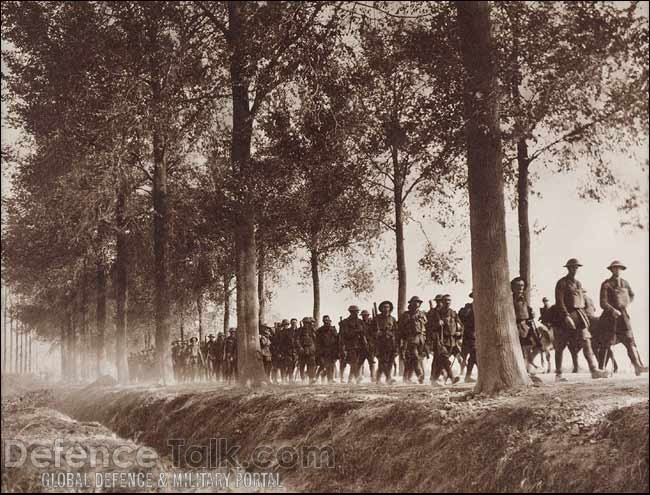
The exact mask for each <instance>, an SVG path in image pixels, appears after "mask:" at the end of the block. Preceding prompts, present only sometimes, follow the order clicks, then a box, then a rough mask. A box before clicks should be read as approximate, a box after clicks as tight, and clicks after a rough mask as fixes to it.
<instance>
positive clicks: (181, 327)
mask: <svg viewBox="0 0 650 495" xmlns="http://www.w3.org/2000/svg"><path fill="white" fill-rule="evenodd" d="M184 321H185V320H183V314H182V313H181V325H180V331H181V340H185V331H184V329H183V322H184Z"/></svg>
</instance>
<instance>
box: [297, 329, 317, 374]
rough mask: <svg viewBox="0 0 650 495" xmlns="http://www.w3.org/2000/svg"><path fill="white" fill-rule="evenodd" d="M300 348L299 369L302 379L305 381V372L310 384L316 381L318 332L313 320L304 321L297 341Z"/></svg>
mask: <svg viewBox="0 0 650 495" xmlns="http://www.w3.org/2000/svg"><path fill="white" fill-rule="evenodd" d="M296 343H297V346H298V368H299V369H300V379H301V380H302V381H303V382H304V381H305V370H306V371H307V376H308V377H309V384H310V385H311V384H313V383H314V382H315V381H316V330H315V329H314V325H313V323H312V318H309V317H305V318H303V319H302V327H301V328H300V329H299V330H298V336H297V339H296Z"/></svg>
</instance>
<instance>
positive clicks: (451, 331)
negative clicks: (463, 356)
mask: <svg viewBox="0 0 650 495" xmlns="http://www.w3.org/2000/svg"><path fill="white" fill-rule="evenodd" d="M438 316H439V320H437V321H434V322H433V324H432V331H433V336H434V348H435V357H434V367H433V368H434V369H432V376H431V384H432V385H435V384H437V380H438V378H439V377H440V375H441V374H442V372H443V371H445V372H446V374H447V378H450V379H451V381H452V383H458V381H459V379H460V378H459V377H457V376H454V373H453V371H452V369H451V361H450V356H453V355H457V354H458V353H460V347H461V342H462V337H463V324H462V323H461V321H460V318H458V314H457V313H456V312H455V311H454V310H453V309H451V296H450V295H449V294H445V295H444V296H443V297H442V307H441V308H440V310H439V312H438Z"/></svg>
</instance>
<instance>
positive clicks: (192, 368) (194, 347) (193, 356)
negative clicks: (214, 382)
mask: <svg viewBox="0 0 650 495" xmlns="http://www.w3.org/2000/svg"><path fill="white" fill-rule="evenodd" d="M200 353H201V350H200V348H199V339H198V338H197V337H192V338H191V339H190V345H189V348H188V369H189V376H190V379H191V380H192V381H195V380H197V379H198V378H199V374H200V371H201V354H200Z"/></svg>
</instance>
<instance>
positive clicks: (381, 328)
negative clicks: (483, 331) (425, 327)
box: [373, 301, 399, 383]
mask: <svg viewBox="0 0 650 495" xmlns="http://www.w3.org/2000/svg"><path fill="white" fill-rule="evenodd" d="M392 311H393V303H392V302H390V301H382V302H381V303H379V314H378V315H377V316H375V318H374V320H373V321H374V323H375V327H376V328H377V335H376V346H377V347H376V349H377V358H378V360H379V366H378V369H377V376H376V377H375V381H376V382H377V383H380V381H381V377H382V375H384V376H385V377H386V383H395V380H394V379H393V377H392V371H393V364H394V362H395V358H396V357H397V354H398V350H399V349H398V343H397V320H395V318H393V316H391V312H392Z"/></svg>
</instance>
